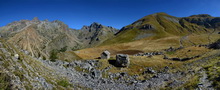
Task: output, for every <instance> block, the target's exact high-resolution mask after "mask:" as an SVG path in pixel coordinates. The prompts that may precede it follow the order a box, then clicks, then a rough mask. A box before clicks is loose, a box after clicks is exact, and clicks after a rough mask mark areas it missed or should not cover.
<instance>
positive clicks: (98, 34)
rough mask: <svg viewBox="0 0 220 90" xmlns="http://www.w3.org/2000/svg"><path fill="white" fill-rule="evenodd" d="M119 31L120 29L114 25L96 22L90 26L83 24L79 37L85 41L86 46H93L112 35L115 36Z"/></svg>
mask: <svg viewBox="0 0 220 90" xmlns="http://www.w3.org/2000/svg"><path fill="white" fill-rule="evenodd" d="M117 32H118V30H117V29H115V28H113V27H110V26H104V25H102V24H99V23H96V22H94V23H92V24H91V25H90V26H83V27H82V28H81V30H80V32H79V35H78V38H79V39H80V40H81V41H82V42H83V43H85V45H86V47H93V46H97V45H99V44H101V43H102V42H104V41H105V40H107V39H109V38H110V37H114V34H115V33H117Z"/></svg>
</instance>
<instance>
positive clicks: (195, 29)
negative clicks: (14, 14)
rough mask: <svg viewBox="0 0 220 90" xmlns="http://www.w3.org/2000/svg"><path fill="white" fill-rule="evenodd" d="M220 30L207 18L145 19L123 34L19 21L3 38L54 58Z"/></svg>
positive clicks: (219, 25)
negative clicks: (57, 53)
mask: <svg viewBox="0 0 220 90" xmlns="http://www.w3.org/2000/svg"><path fill="white" fill-rule="evenodd" d="M215 30H220V17H212V16H210V15H207V14H200V15H192V16H190V17H183V18H179V17H174V16H170V15H168V14H166V13H156V14H152V15H148V16H145V17H143V18H141V19H139V20H137V21H135V22H134V23H132V24H130V25H128V26H125V27H123V28H122V29H121V30H120V31H119V30H117V29H115V28H113V27H110V26H104V25H102V24H99V23H92V24H91V25H90V26H83V27H82V28H81V29H80V30H76V29H71V28H69V27H68V25H66V24H64V23H63V22H61V21H58V20H55V21H52V22H49V21H48V20H44V21H40V20H39V19H38V18H36V17H35V18H34V19H33V20H21V21H15V22H12V23H10V24H8V25H7V26H4V27H1V28H0V34H1V36H2V37H4V38H6V39H7V41H8V42H10V43H13V44H14V45H17V46H18V47H20V48H21V49H23V50H27V51H29V52H30V53H31V55H32V56H36V57H46V58H48V57H49V56H50V52H51V51H52V50H55V49H56V50H60V49H62V48H66V49H67V50H77V49H82V48H89V47H95V46H100V45H109V44H116V43H125V42H131V41H135V40H139V39H143V38H147V37H153V38H163V37H167V36H183V35H188V34H192V33H195V34H199V33H208V32H209V33H211V32H213V31H215Z"/></svg>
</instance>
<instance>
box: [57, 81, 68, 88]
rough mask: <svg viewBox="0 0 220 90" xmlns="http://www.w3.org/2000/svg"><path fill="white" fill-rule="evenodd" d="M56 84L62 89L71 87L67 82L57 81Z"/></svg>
mask: <svg viewBox="0 0 220 90" xmlns="http://www.w3.org/2000/svg"><path fill="white" fill-rule="evenodd" d="M57 84H58V85H60V86H63V87H68V86H69V85H71V84H70V83H69V82H68V81H67V80H61V81H58V82H57Z"/></svg>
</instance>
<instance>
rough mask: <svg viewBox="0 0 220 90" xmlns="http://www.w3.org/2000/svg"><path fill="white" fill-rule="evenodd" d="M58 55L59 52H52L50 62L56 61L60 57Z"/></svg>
mask: <svg viewBox="0 0 220 90" xmlns="http://www.w3.org/2000/svg"><path fill="white" fill-rule="evenodd" d="M57 53H58V51H57V50H52V51H51V53H50V60H51V61H53V62H54V61H55V60H56V59H57V58H58V57H57Z"/></svg>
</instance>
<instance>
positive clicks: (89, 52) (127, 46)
mask: <svg viewBox="0 0 220 90" xmlns="http://www.w3.org/2000/svg"><path fill="white" fill-rule="evenodd" d="M179 38H180V37H168V38H161V39H157V40H151V39H152V38H147V39H142V40H138V41H134V42H129V43H122V44H114V45H108V46H100V47H94V48H87V49H82V50H78V51H75V54H76V55H78V56H79V57H81V58H83V59H94V58H97V57H99V56H100V54H101V53H102V52H103V51H104V50H108V51H110V53H111V55H112V56H115V55H116V54H118V52H120V51H124V50H139V51H143V52H152V51H161V50H163V49H166V48H169V47H170V46H174V47H178V46H179Z"/></svg>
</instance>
